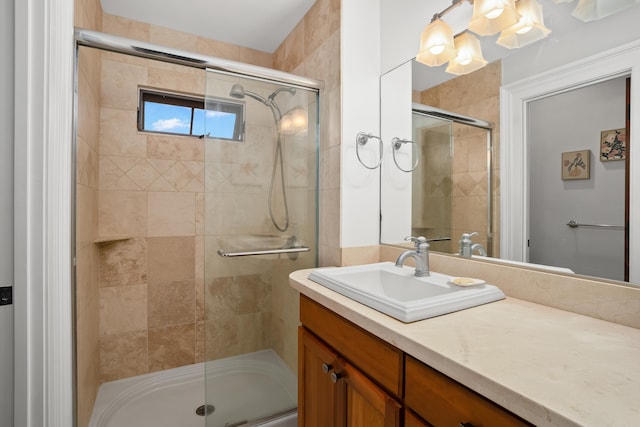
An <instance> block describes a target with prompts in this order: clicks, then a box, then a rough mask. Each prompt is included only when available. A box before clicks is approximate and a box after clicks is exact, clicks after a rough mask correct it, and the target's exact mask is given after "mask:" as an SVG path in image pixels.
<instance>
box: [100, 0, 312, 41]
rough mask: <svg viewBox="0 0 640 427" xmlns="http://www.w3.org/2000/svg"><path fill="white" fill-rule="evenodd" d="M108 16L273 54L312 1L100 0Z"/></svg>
mask: <svg viewBox="0 0 640 427" xmlns="http://www.w3.org/2000/svg"><path fill="white" fill-rule="evenodd" d="M101 3H102V9H103V11H104V12H105V13H108V14H110V15H116V16H121V17H124V18H129V19H133V20H136V21H141V22H147V23H150V24H153V25H158V26H162V27H166V28H170V29H173V30H178V31H182V32H186V33H191V34H196V35H199V36H202V37H206V38H209V39H214V40H220V41H223V42H226V43H232V44H236V45H239V46H244V47H249V48H252V49H257V50H260V51H263V52H268V53H273V52H274V51H275V50H276V49H277V48H278V46H280V44H281V43H282V41H283V40H284V39H285V38H286V37H287V35H288V34H289V33H290V32H291V30H293V29H294V28H295V26H296V25H297V24H298V22H300V20H301V19H302V18H303V17H304V15H305V14H306V13H307V11H308V10H309V9H310V8H311V6H313V4H314V3H315V0H231V1H230V0H179V1H176V0H101Z"/></svg>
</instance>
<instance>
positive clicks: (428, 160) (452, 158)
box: [411, 111, 494, 256]
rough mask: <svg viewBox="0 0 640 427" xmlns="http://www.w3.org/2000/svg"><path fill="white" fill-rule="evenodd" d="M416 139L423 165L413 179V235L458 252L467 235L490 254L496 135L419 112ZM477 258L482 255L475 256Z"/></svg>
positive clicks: (436, 247) (414, 120)
mask: <svg viewBox="0 0 640 427" xmlns="http://www.w3.org/2000/svg"><path fill="white" fill-rule="evenodd" d="M412 124H413V138H414V141H415V142H416V143H417V144H416V145H417V147H419V149H420V162H419V164H418V167H417V168H416V170H414V171H413V175H412V179H413V182H412V186H413V188H414V189H419V190H417V191H416V190H414V191H412V197H413V199H412V230H411V231H412V233H413V234H412V235H414V236H425V237H427V238H428V239H429V238H430V239H437V238H443V237H444V238H447V237H448V238H450V240H442V241H432V242H431V249H432V250H435V251H439V252H445V253H457V252H458V241H459V240H460V237H461V236H462V234H463V233H471V232H477V233H478V234H477V235H476V236H474V238H473V241H474V242H476V243H480V244H481V245H482V246H483V247H484V248H485V250H486V252H487V254H488V255H490V256H491V254H492V253H493V251H494V247H493V231H492V230H493V226H492V225H493V224H492V223H491V221H492V220H493V219H492V205H491V204H492V197H491V191H492V190H491V178H492V177H491V174H492V167H491V155H492V149H491V145H492V141H491V132H490V130H489V129H486V128H483V127H476V126H472V125H468V124H465V123H459V122H457V121H455V120H449V119H444V118H441V117H434V116H430V115H428V114H425V113H422V112H419V111H414V112H413V115H412ZM476 255H477V253H476Z"/></svg>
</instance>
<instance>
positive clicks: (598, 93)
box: [529, 77, 626, 280]
mask: <svg viewBox="0 0 640 427" xmlns="http://www.w3.org/2000/svg"><path fill="white" fill-rule="evenodd" d="M625 98H626V96H625V78H624V77H619V78H616V79H613V80H609V81H606V82H602V83H598V84H595V85H592V86H587V87H584V88H580V89H577V90H574V91H570V92H565V93H562V94H558V95H554V96H550V97H547V98H543V99H539V100H536V101H533V102H531V103H530V104H529V125H530V126H529V136H530V144H531V148H530V171H531V172H530V176H531V183H530V197H531V199H530V221H529V236H530V248H529V261H530V262H533V263H537V264H546V265H555V266H560V267H568V268H571V269H572V270H573V271H575V272H576V273H579V274H586V275H590V276H598V277H606V278H609V279H615V280H624V231H623V230H611V229H593V228H575V229H574V228H569V227H568V226H567V225H566V223H567V222H568V221H569V220H571V219H574V220H576V221H578V222H581V223H584V224H613V225H623V224H624V199H625V196H624V175H625V167H624V166H625V165H624V163H625V162H624V161H611V162H601V161H600V160H599V151H598V150H599V138H600V131H603V130H610V129H619V128H624V127H625ZM585 149H590V150H591V178H590V179H588V180H569V181H562V179H561V176H560V158H561V154H562V153H563V152H566V151H578V150H585Z"/></svg>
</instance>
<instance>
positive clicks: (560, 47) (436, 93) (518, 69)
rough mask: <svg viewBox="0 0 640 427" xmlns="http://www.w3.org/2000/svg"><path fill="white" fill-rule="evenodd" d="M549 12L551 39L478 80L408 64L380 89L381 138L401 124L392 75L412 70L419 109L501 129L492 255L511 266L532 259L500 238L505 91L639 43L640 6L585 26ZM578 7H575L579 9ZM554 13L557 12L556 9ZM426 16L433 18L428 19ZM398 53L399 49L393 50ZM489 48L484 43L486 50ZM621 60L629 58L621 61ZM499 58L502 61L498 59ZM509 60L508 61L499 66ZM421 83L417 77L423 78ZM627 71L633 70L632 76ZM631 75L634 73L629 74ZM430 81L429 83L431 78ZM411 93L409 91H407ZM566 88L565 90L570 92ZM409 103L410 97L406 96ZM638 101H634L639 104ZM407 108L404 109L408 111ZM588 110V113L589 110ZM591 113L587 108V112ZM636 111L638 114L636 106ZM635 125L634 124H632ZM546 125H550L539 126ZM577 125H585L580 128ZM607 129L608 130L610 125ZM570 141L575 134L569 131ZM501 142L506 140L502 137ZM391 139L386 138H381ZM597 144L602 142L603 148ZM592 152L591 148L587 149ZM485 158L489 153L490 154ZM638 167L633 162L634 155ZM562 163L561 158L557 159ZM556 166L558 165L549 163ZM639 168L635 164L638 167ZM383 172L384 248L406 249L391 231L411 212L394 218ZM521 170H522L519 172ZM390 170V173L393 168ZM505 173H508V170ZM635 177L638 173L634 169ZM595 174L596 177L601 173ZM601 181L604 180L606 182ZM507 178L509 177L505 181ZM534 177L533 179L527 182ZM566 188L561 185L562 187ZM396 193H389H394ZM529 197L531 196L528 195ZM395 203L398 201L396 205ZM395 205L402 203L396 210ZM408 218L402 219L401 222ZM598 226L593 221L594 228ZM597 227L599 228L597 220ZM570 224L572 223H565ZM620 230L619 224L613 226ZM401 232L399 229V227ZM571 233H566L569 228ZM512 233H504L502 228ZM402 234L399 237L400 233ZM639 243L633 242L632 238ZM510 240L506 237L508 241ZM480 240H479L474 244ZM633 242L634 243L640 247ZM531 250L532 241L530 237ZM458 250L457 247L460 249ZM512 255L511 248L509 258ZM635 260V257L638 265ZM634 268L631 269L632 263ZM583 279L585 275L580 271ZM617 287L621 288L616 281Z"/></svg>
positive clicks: (476, 75) (549, 8)
mask: <svg viewBox="0 0 640 427" xmlns="http://www.w3.org/2000/svg"><path fill="white" fill-rule="evenodd" d="M540 2H541V3H543V6H544V8H545V22H548V24H549V27H550V28H552V31H553V32H552V34H551V35H550V37H549V38H548V39H545V40H544V41H541V42H538V43H535V44H533V45H531V46H528V47H526V48H523V49H518V50H515V51H507V52H505V55H503V56H499V55H498V56H494V57H493V59H494V62H491V63H490V64H489V65H487V66H486V67H484V68H482V69H480V70H477V71H475V72H473V73H470V74H467V75H463V76H459V77H455V76H451V75H449V76H446V73H444V70H443V69H442V67H440V68H438V67H426V66H424V65H422V64H419V63H417V61H409V62H405V63H404V64H403V65H401V66H397V67H396V68H394V69H393V70H392V71H390V72H387V73H385V74H383V76H382V77H381V88H382V117H381V126H382V129H383V131H382V133H384V130H385V129H386V128H387V127H388V126H389V124H388V123H389V121H390V120H389V117H392V119H391V120H392V121H393V122H394V123H398V122H399V121H400V120H401V118H399V117H398V115H395V116H392V115H390V114H389V109H387V108H385V105H386V104H387V100H386V99H385V95H386V94H387V93H392V92H393V91H391V90H390V89H385V86H386V84H387V82H390V81H394V84H396V91H397V84H398V78H397V77H393V75H394V74H395V75H397V74H398V73H404V78H405V79H406V78H407V72H406V67H405V65H407V66H408V67H409V68H413V70H411V71H410V72H409V73H408V78H409V79H411V80H412V81H411V83H410V87H409V88H408V91H409V92H410V93H411V97H412V101H413V102H415V103H420V104H425V105H431V106H435V107H438V108H441V109H445V110H447V111H452V112H455V113H458V114H463V115H467V116H472V117H478V118H480V119H482V120H485V121H488V122H492V123H495V126H496V128H495V135H494V150H493V153H492V158H493V160H494V167H493V173H492V178H493V188H492V196H493V200H494V205H495V209H494V211H493V215H492V223H493V225H494V230H493V238H494V244H493V245H492V248H493V249H494V254H493V255H494V256H496V257H499V256H501V255H504V256H507V257H508V258H509V259H513V260H518V261H525V260H527V259H528V258H527V255H526V253H527V252H526V251H525V252H524V254H525V256H522V257H520V256H516V257H515V258H514V257H513V256H512V255H509V254H511V253H512V250H511V249H510V248H507V246H506V245H504V247H502V248H500V247H499V246H500V243H499V242H500V234H501V232H502V231H503V225H504V224H505V223H504V221H507V223H508V222H509V221H511V219H509V218H500V214H501V210H500V209H498V206H500V204H501V192H502V193H503V197H505V196H504V194H506V193H505V188H506V187H505V185H506V184H508V186H509V187H514V185H515V184H514V182H513V181H512V182H503V185H502V189H501V185H500V182H499V181H500V180H499V178H500V170H501V168H503V167H505V165H508V163H504V164H502V165H501V164H500V162H499V160H500V158H501V153H500V151H501V150H500V146H501V145H502V144H507V145H509V144H512V143H513V141H512V139H513V138H512V137H511V135H512V134H506V133H505V134H504V135H509V137H510V138H509V140H506V139H505V140H504V141H501V140H500V136H501V132H500V129H501V123H500V115H501V112H500V91H501V90H502V88H504V87H509V85H514V84H516V83H519V82H524V81H531V84H534V82H533V81H532V79H533V76H536V75H543V74H549V70H551V69H556V68H558V69H560V68H559V67H564V66H565V65H566V64H570V63H575V62H576V61H581V60H583V58H587V57H593V56H597V55H601V54H603V53H606V52H608V51H609V50H612V49H618V48H619V47H620V46H624V45H625V44H627V43H634V42H635V41H637V40H639V39H640V27H638V26H637V25H636V24H635V23H636V22H637V20H638V19H640V6H632V7H630V8H628V9H626V10H625V11H624V12H623V13H617V14H616V15H612V16H608V17H606V18H604V19H601V20H598V21H593V22H589V23H583V22H580V21H579V20H577V19H575V18H574V17H572V16H571V10H568V9H567V8H569V9H570V6H571V5H566V4H565V5H555V4H553V3H552V2H550V1H546V0H541V1H540ZM573 7H575V4H574V5H573ZM554 8H555V10H554ZM411 13H413V12H407V14H406V15H407V16H406V21H407V23H412V22H413V21H415V20H416V18H414V17H413V16H410V15H411ZM427 15H428V14H427ZM613 27H615V28H619V29H624V30H621V31H614V32H612V31H611V28H613ZM395 49H396V50H397V48H395ZM483 49H484V44H483ZM621 55H624V53H623V54H621ZM496 58H498V59H497V60H495V59H496ZM499 58H503V59H499ZM417 70H420V71H419V73H420V75H421V76H422V77H417V76H418V71H417ZM627 70H629V68H628V69H627ZM620 71H621V70H616V69H614V68H613V67H610V70H609V71H603V74H601V75H600V77H599V78H596V79H595V80H593V81H592V83H595V82H596V80H597V81H602V80H603V79H605V76H606V73H609V74H610V75H611V74H616V75H619V74H620ZM631 74H633V73H631ZM425 76H426V77H425ZM586 84H588V83H582V85H586ZM403 90H405V89H403ZM566 90H567V89H564V90H563V91H566ZM548 95H550V93H549V94H545V95H544V96H548ZM403 96H404V95H403ZM632 99H636V98H633V97H632ZM404 105H406V103H405V104H404ZM585 107H586V106H585ZM395 108H396V109H397V108H398V105H397V104H396V105H395ZM587 108H588V107H587ZM632 108H633V107H632ZM410 110H411V107H406V109H405V110H404V111H405V112H408V111H410ZM523 119H524V120H528V118H526V117H524V118H523ZM632 123H633V119H632ZM506 125H509V126H511V125H512V123H506V124H505V127H506ZM540 126H544V125H539V126H538V127H540ZM578 126H579V125H578ZM610 127H611V129H614V128H618V125H617V124H616V125H613V126H610ZM605 128H606V126H605ZM605 128H603V129H600V130H607V129H608V128H606V129H605ZM528 132H530V129H523V130H522V133H523V134H526V135H528ZM570 134H572V132H570ZM504 135H503V137H504ZM633 135H634V134H633V132H631V138H633ZM388 136H396V135H392V134H388ZM599 136H600V135H599V132H598V135H597V136H596V137H595V139H593V138H589V142H590V143H591V142H593V141H592V140H599ZM383 137H384V138H385V139H386V138H387V136H383ZM570 141H574V140H573V139H572V138H560V139H558V140H556V142H557V144H558V145H559V147H562V146H563V145H564V144H567V143H569V142H570ZM584 141H587V139H585V138H583V139H582V145H584ZM578 142H580V141H574V144H573V145H576V144H577V145H579V147H575V150H579V149H581V148H583V147H582V146H581V145H580V144H579V143H578ZM597 142H598V141H596V143H597ZM584 148H587V147H584ZM572 149H573V148H572V147H567V149H566V150H564V149H563V151H571V150H572ZM596 150H598V148H597V147H596V148H592V152H594V153H595V152H596ZM485 155H486V153H485ZM485 155H482V157H483V160H484V159H486V157H485ZM631 157H632V160H631V161H632V162H633V155H631ZM556 160H557V159H556ZM598 161H599V159H598V157H593V158H592V162H598ZM551 162H553V160H551ZM559 162H560V160H557V161H556V162H555V163H554V164H555V165H556V169H559ZM632 164H633V163H632ZM383 166H384V167H383V170H382V183H381V188H382V198H381V203H382V205H381V211H382V226H381V236H382V238H381V242H382V243H387V244H400V242H401V238H399V239H395V238H393V237H394V234H393V233H390V232H389V230H391V229H394V230H396V229H398V225H397V224H398V223H402V221H406V222H407V223H411V224H412V223H413V216H414V213H413V209H411V210H410V211H411V212H412V218H411V219H407V218H404V217H400V216H397V215H396V216H394V215H391V213H393V208H392V206H390V205H389V204H388V203H387V201H386V200H385V199H387V198H388V196H389V195H390V194H392V193H398V192H399V190H398V188H399V186H398V185H396V186H395V187H392V186H390V185H388V184H387V183H386V181H388V177H387V176H386V175H388V174H389V173H390V172H389V171H388V170H387V171H385V170H384V169H385V168H387V165H383ZM598 166H605V167H606V168H608V169H613V166H614V165H612V164H609V165H600V164H598ZM518 167H520V166H518ZM524 168H525V169H526V170H527V171H528V168H529V164H528V161H527V162H525V163H524ZM387 169H388V168H387ZM505 170H506V168H505ZM631 170H633V166H632V167H631ZM556 172H557V173H556V174H555V175H557V176H556V177H557V178H558V179H559V171H556ZM596 172H597V171H596ZM601 177H602V175H601V174H600V175H599V178H601ZM415 179H416V178H413V180H412V181H413V182H412V185H411V186H410V192H411V196H410V199H411V200H412V205H413V202H414V201H415V200H416V198H418V197H419V196H417V194H418V193H417V188H416V187H417V185H418V184H417V183H416V181H415ZM505 179H506V178H505ZM528 179H529V177H528V176H527V178H526V180H528ZM520 182H521V180H518V181H517V185H519V187H518V188H514V189H513V191H515V192H518V191H519V192H520V193H522V194H526V193H527V192H528V187H526V186H524V182H526V181H522V182H523V184H521V183H520ZM634 182H636V184H635V185H637V180H635V181H634V180H633V177H632V182H631V189H632V190H631V191H632V193H633V188H634V186H633V185H634ZM559 185H560V186H561V187H562V186H563V184H562V183H561V184H559ZM389 187H391V188H389ZM527 197H528V196H527ZM396 200H397V199H396ZM426 204H427V203H426V202H425V201H424V200H423V206H422V208H421V209H424V206H426ZM396 205H397V203H396ZM634 209H636V210H637V209H640V206H638V204H637V203H636V204H633V203H632V206H631V218H634V216H633V215H634V214H633V212H634ZM398 211H400V212H402V211H403V210H402V209H399V208H396V212H398ZM502 211H503V212H507V215H514V212H515V215H518V216H519V215H522V219H521V221H522V220H524V227H525V228H527V229H528V227H529V222H528V219H527V218H525V217H526V216H527V215H528V212H527V213H524V212H521V210H520V211H518V210H517V209H516V210H515V211H514V210H512V209H511V210H510V209H509V208H506V210H504V209H503V210H502ZM399 218H402V219H399ZM592 222H593V221H592ZM595 222H597V221H595ZM565 223H566V221H565ZM615 223H616V224H618V222H615ZM389 224H393V226H389ZM631 224H632V225H633V222H632V223H631ZM394 227H395V228H394ZM567 228H568V227H567ZM504 229H505V230H506V228H504ZM463 231H464V232H471V231H479V230H475V229H473V228H470V227H463ZM409 232H414V230H413V229H410V230H407V234H408V233H409ZM395 234H399V233H395ZM634 236H635V237H634ZM451 237H452V243H453V245H452V246H454V247H455V246H456V245H457V241H458V240H459V238H460V236H459V235H453V236H451ZM505 237H506V235H505ZM476 238H477V237H476ZM634 238H635V240H634ZM630 239H631V242H630V244H631V246H632V247H634V243H635V244H636V246H637V244H638V242H637V235H636V234H634V231H633V228H632V229H631V238H630ZM525 244H526V238H525ZM598 248H599V245H595V247H593V248H592V250H593V251H595V253H597V252H598V250H599V249H598ZM451 249H452V248H451V246H447V247H445V248H444V249H440V250H442V251H443V252H447V253H451V252H457V250H454V251H452V250H451ZM456 249H457V248H456ZM507 249H509V250H508V251H507ZM634 257H635V258H634ZM633 259H636V260H637V255H632V256H631V260H632V261H633ZM631 264H633V262H631ZM578 273H580V271H578ZM582 274H590V275H594V276H597V277H603V274H602V273H600V272H599V271H589V272H584V273H582ZM631 280H632V281H633V282H638V280H637V279H633V275H632V276H631ZM618 283H619V282H618Z"/></svg>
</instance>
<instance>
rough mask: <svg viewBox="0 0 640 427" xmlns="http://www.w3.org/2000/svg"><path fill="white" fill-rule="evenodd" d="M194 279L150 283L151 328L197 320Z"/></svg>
mask: <svg viewBox="0 0 640 427" xmlns="http://www.w3.org/2000/svg"><path fill="white" fill-rule="evenodd" d="M194 307H195V284H194V281H192V280H184V281H173V282H160V281H159V282H151V283H149V309H148V310H149V321H148V323H149V328H162V327H165V326H175V325H183V324H185V323H193V322H195V309H194Z"/></svg>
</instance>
